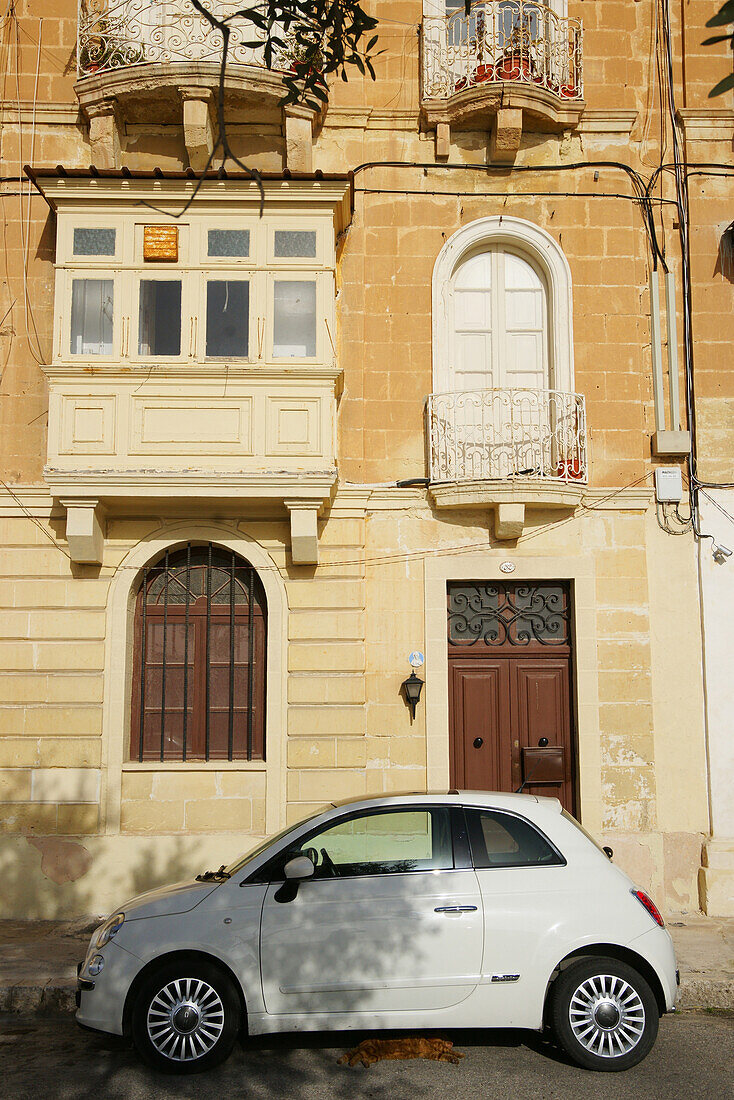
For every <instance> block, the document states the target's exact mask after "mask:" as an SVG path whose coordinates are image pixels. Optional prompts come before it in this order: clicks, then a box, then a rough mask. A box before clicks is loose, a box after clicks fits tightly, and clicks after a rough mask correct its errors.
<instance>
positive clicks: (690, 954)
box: [0, 914, 734, 1015]
mask: <svg viewBox="0 0 734 1100" xmlns="http://www.w3.org/2000/svg"><path fill="white" fill-rule="evenodd" d="M98 923H99V920H95V919H92V918H90V919H87V920H84V919H80V920H76V921H7V920H6V921H0V1012H14V1013H22V1014H24V1015H28V1014H32V1013H43V1014H45V1015H54V1014H58V1013H65V1012H73V1011H74V993H75V990H76V964H77V962H80V961H81V959H83V958H84V955H85V953H86V950H87V944H88V943H89V936H90V934H91V932H92V930H93V928H95V927H96V925H97V924H98ZM668 928H669V930H670V933H671V935H672V937H673V940H674V942H675V950H676V955H677V957H678V965H679V967H680V974H681V988H680V997H679V1000H678V1007H679V1009H681V1010H685V1009H694V1010H696V1009H697V1010H699V1011H705V1010H710V1011H728V1012H734V919H732V920H719V919H716V918H709V917H704V916H701V915H700V914H697V915H690V914H689V915H686V916H685V917H677V918H671V920H670V921H669V923H668Z"/></svg>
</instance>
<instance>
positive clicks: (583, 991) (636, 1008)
mask: <svg viewBox="0 0 734 1100" xmlns="http://www.w3.org/2000/svg"><path fill="white" fill-rule="evenodd" d="M568 1019H569V1023H570V1024H571V1030H572V1031H573V1034H574V1037H575V1038H576V1040H577V1041H578V1042H579V1043H580V1045H581V1046H582V1047H583V1048H584V1050H588V1051H589V1053H590V1054H595V1055H596V1056H597V1057H599V1058H621V1057H622V1056H623V1055H625V1054H629V1052H630V1051H631V1050H634V1048H635V1047H636V1046H637V1044H638V1043H639V1041H640V1039H641V1038H642V1035H643V1032H644V1030H645V1006H644V1005H643V1003H642V999H641V997H640V995H639V993H638V992H637V990H636V989H635V988H634V987H633V986H631V985H630V984H629V982H626V981H625V980H624V978H619V977H617V975H616V974H595V975H594V976H593V977H591V978H587V979H586V980H585V981H583V982H581V984H580V985H578V986H577V987H576V989H575V991H574V993H573V995H572V997H571V1002H570V1004H569V1008H568Z"/></svg>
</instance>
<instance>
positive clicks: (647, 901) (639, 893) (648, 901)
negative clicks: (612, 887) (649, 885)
mask: <svg viewBox="0 0 734 1100" xmlns="http://www.w3.org/2000/svg"><path fill="white" fill-rule="evenodd" d="M630 893H631V894H632V896H633V897H635V898H637V900H638V901H639V903H640V905H644V906H645V908H646V909H647V911H648V913H649V914H650V916H651V917H652V919H653V920H654V921H655V923H656V924H659V925H660V927H661V928H665V921H664V920H663V918H662V917H661V916H660V910H659V909H658V907H657V905H656V904H655V902H654V901H653V900H652V898H649V897H648V896H647V894H646V893H645V891H644V890H630Z"/></svg>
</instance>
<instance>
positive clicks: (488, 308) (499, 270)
mask: <svg viewBox="0 0 734 1100" xmlns="http://www.w3.org/2000/svg"><path fill="white" fill-rule="evenodd" d="M546 297H547V296H546V289H545V285H544V283H543V280H542V278H541V276H540V274H539V272H538V271H537V270H536V269H535V267H533V265H532V264H530V263H529V262H528V261H527V260H525V259H524V258H523V257H521V256H518V255H515V254H514V253H512V252H510V251H507V250H506V249H503V248H500V247H493V248H489V249H487V250H486V251H485V252H483V253H480V254H479V255H476V256H472V257H471V258H470V259H468V260H467V261H465V262H464V263H463V264H462V265H461V266H460V267H459V269H458V270H457V271H456V273H455V275H454V278H453V281H452V283H451V287H450V291H449V375H448V379H447V381H448V388H449V389H450V390H454V391H462V390H468V389H492V388H505V387H508V388H512V387H515V386H527V387H529V388H531V389H548V388H549V386H550V385H551V382H550V371H549V362H548V319H547V302H546ZM520 372H522V375H523V377H522V379H520V378H519V377H518V375H519V373H520Z"/></svg>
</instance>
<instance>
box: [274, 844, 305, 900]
mask: <svg viewBox="0 0 734 1100" xmlns="http://www.w3.org/2000/svg"><path fill="white" fill-rule="evenodd" d="M314 870H315V868H314V865H313V863H312V861H311V860H310V859H309V858H308V856H294V857H293V859H289V860H288V862H287V863H286V865H285V867H284V868H283V874H284V875H285V882H283V883H282V884H281V885H280V886H279V887H278V889H277V890H276V891H275V893H274V894H273V898H274V900H275V901H277V902H279V903H280V904H281V905H282V904H283V903H287V902H289V901H295V899H296V897H297V896H298V887H299V886H300V885H301V883H302V882H304V881H305V880H306V879H307V878H311V877H312V875H313V873H314Z"/></svg>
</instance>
